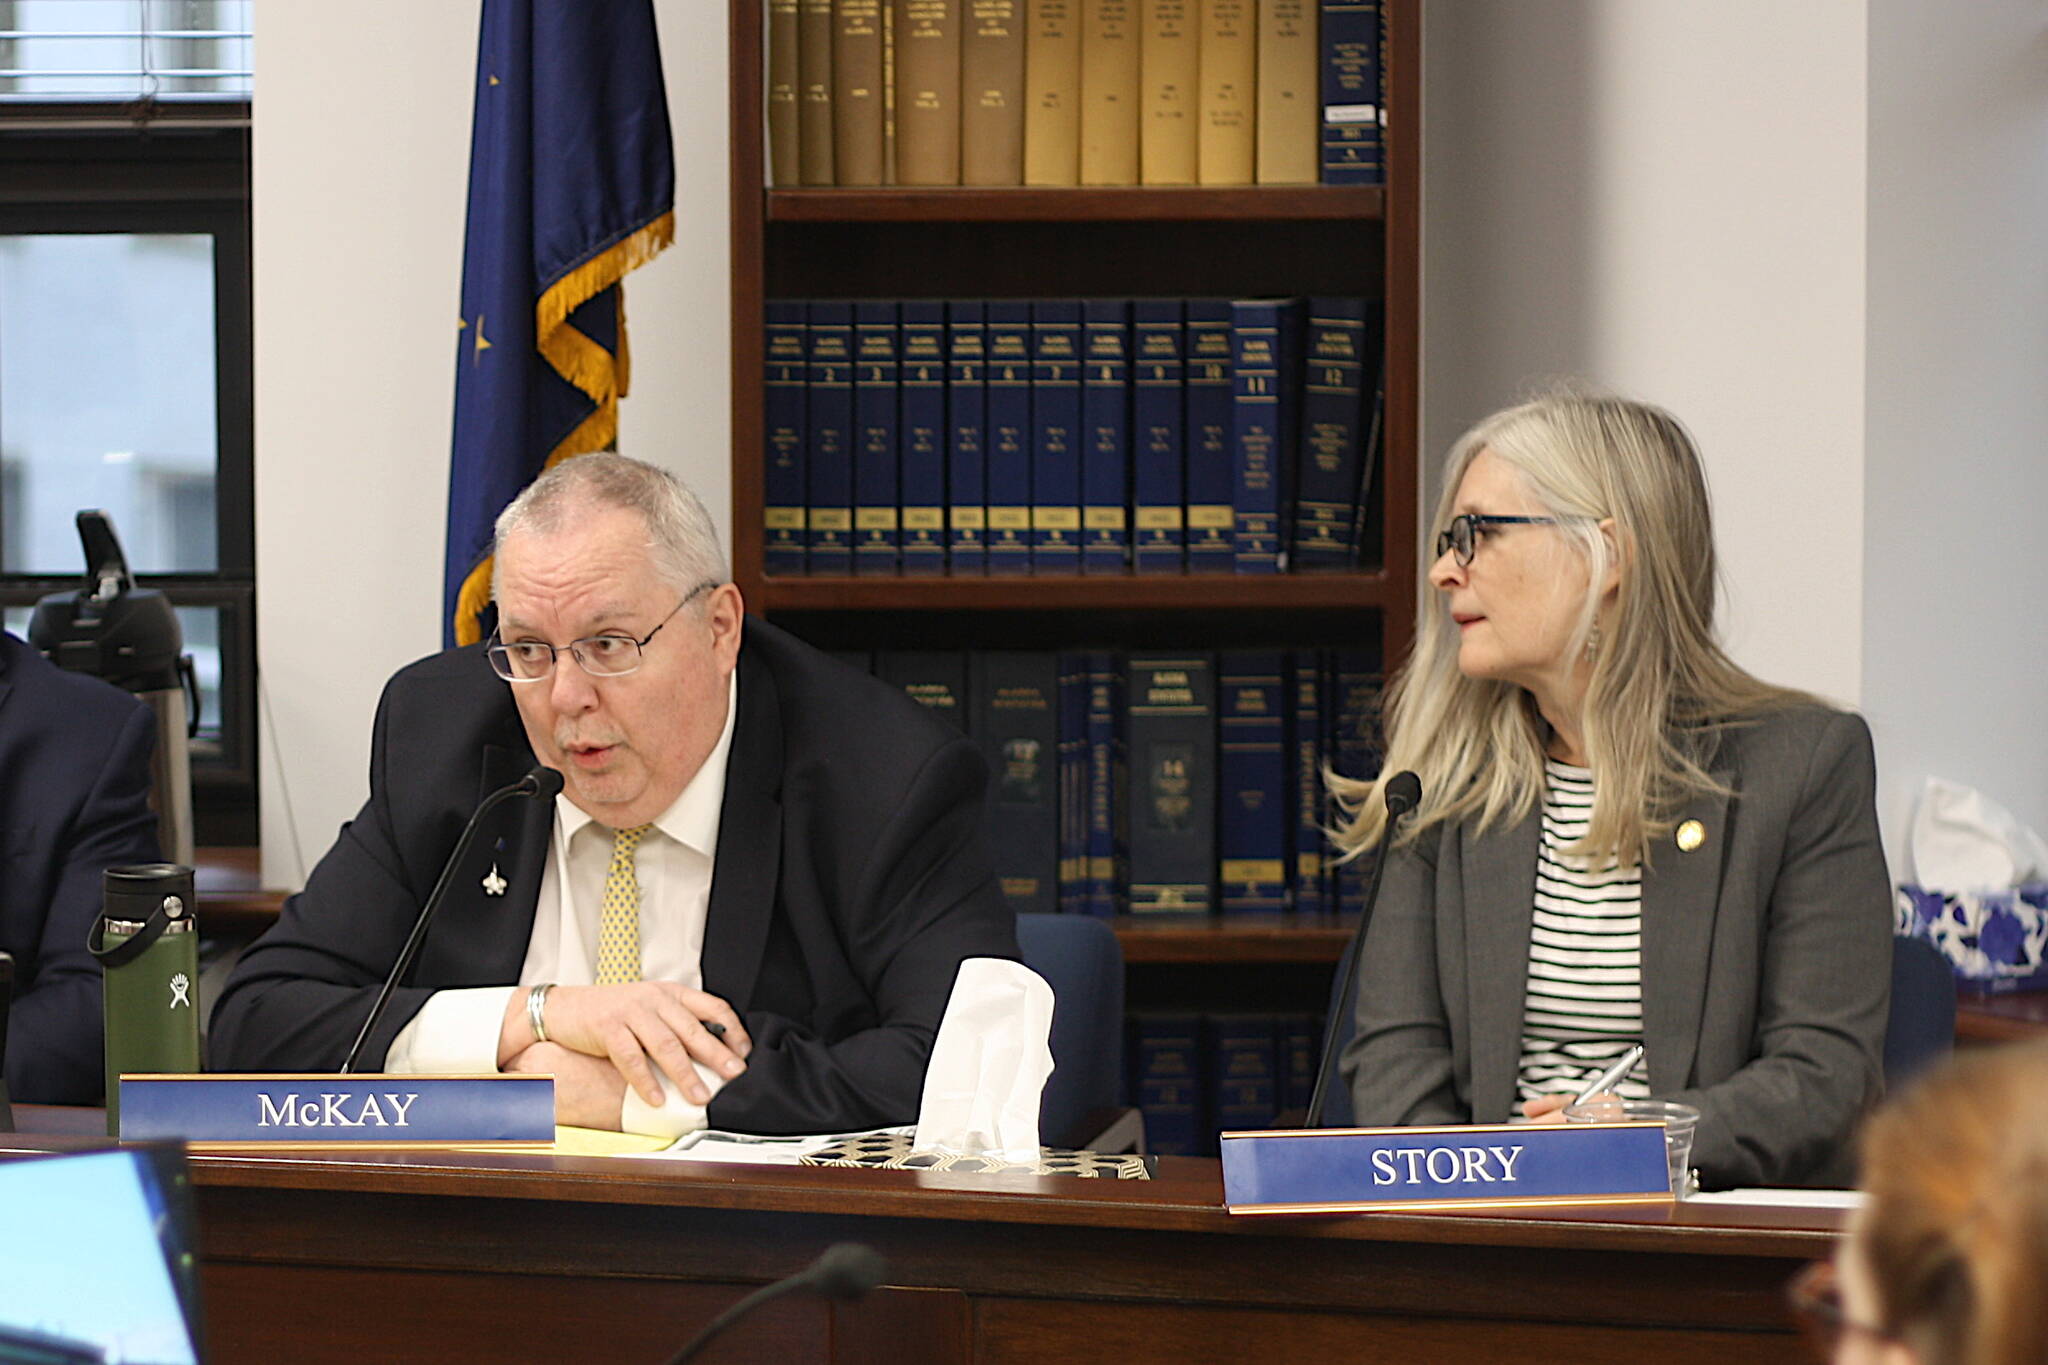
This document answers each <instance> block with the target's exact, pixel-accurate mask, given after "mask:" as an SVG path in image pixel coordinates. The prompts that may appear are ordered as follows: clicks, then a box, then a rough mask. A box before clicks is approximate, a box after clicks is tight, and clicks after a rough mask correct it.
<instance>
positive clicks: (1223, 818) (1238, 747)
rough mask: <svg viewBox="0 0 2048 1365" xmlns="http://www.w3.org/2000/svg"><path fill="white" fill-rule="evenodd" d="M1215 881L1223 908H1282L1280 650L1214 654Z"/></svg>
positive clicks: (1285, 823)
mask: <svg viewBox="0 0 2048 1365" xmlns="http://www.w3.org/2000/svg"><path fill="white" fill-rule="evenodd" d="M1216 671H1217V679H1216V682H1217V688H1216V729H1217V740H1216V881H1217V891H1218V897H1219V900H1220V902H1221V905H1222V909H1223V913H1224V914H1226V915H1229V914H1277V913H1279V912H1280V911H1283V910H1285V909H1287V905H1288V889H1289V887H1288V884H1289V882H1290V881H1291V880H1292V878H1291V876H1290V875H1289V864H1290V862H1291V861H1292V860H1291V858H1290V857H1289V855H1290V854H1291V853H1292V852H1293V849H1294V828H1293V817H1294V803H1293V801H1292V799H1291V798H1292V796H1293V792H1292V791H1291V790H1290V789H1289V787H1288V782H1287V768H1288V762H1287V760H1288V754H1287V719H1286V714H1287V700H1288V697H1287V686H1286V681H1287V679H1286V676H1285V656H1284V655H1283V654H1282V653H1281V652H1280V651H1279V650H1276V649H1274V650H1268V649H1245V650H1224V651H1223V652H1222V653H1220V654H1218V655H1217V656H1216Z"/></svg>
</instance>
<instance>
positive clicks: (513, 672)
mask: <svg viewBox="0 0 2048 1365" xmlns="http://www.w3.org/2000/svg"><path fill="white" fill-rule="evenodd" d="M717 586H718V580H716V579H711V580H708V581H706V582H703V583H699V584H698V585H697V586H696V587H694V588H692V589H690V591H689V593H688V594H687V595H686V596H685V597H684V598H683V600H682V601H680V602H678V603H676V604H675V607H674V608H673V609H672V610H671V611H670V612H669V614H668V615H667V616H664V617H662V618H661V624H660V625H657V626H656V627H655V628H654V629H653V630H650V631H648V632H647V633H646V634H645V635H643V636H641V637H640V638H639V639H637V640H636V639H634V638H633V637H632V636H630V635H617V634H609V633H608V634H604V635H586V636H584V637H583V638H582V639H580V640H571V641H570V642H569V643H568V644H566V645H551V644H548V643H546V642H545V641H542V640H515V641H513V642H512V643H510V644H506V643H505V642H504V641H502V640H500V641H498V642H496V643H494V644H493V645H491V647H490V648H489V649H487V650H485V651H484V653H485V654H487V655H489V656H490V660H491V671H492V672H493V673H496V674H497V675H498V676H499V677H501V678H503V679H504V680H505V681H507V682H515V683H527V682H539V681H540V680H541V679H543V678H545V677H548V676H549V675H550V674H552V673H553V672H554V671H555V656H556V655H558V654H567V655H568V656H569V657H571V658H572V659H574V660H575V661H576V666H577V667H578V668H580V669H582V670H583V671H584V672H585V673H588V674H589V675H590V676H591V677H593V678H618V677H623V676H624V675H625V674H628V673H631V672H633V671H634V670H636V669H638V668H639V667H640V662H641V653H640V652H641V651H642V650H644V649H646V648H647V642H648V641H649V640H652V639H653V638H654V637H655V636H657V635H659V634H661V627H662V626H665V625H667V624H668V623H669V622H670V621H672V620H674V619H675V614H676V612H679V611H681V610H682V609H683V608H684V607H686V606H688V605H689V604H690V602H691V601H692V600H694V599H695V598H697V597H698V596H700V595H701V594H703V593H706V592H709V591H710V590H711V589H713V588H715V587H717Z"/></svg>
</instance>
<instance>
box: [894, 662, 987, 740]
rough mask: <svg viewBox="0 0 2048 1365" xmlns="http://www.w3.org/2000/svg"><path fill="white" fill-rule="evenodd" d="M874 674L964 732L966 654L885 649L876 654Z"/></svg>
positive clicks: (966, 714)
mask: <svg viewBox="0 0 2048 1365" xmlns="http://www.w3.org/2000/svg"><path fill="white" fill-rule="evenodd" d="M874 664H875V666H874V673H875V676H876V677H878V678H880V679H881V680H882V681H883V682H886V683H893V684H895V685H896V686H897V687H900V688H902V689H903V693H904V695H905V696H907V697H909V698H910V699H911V700H912V701H914V702H916V703H917V704H918V705H920V706H922V707H924V708H925V709H926V710H928V711H930V712H931V713H932V714H934V715H937V716H942V717H944V718H945V719H946V720H947V721H949V722H951V723H952V725H953V727H954V728H955V729H957V730H959V731H961V733H963V734H964V733H966V732H967V728H968V727H967V722H968V695H967V654H966V652H965V651H964V650H958V649H935V650H914V649H902V650H893V649H885V650H881V651H879V652H877V653H876V655H875V660H874Z"/></svg>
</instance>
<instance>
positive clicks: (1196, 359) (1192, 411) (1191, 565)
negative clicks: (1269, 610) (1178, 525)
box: [1183, 299, 1237, 573]
mask: <svg viewBox="0 0 2048 1365" xmlns="http://www.w3.org/2000/svg"><path fill="white" fill-rule="evenodd" d="M1185 307H1186V310H1187V331H1186V345H1187V359H1186V365H1187V368H1186V371H1185V373H1186V375H1187V383H1186V390H1187V407H1186V417H1185V425H1184V427H1183V431H1184V432H1185V438H1184V439H1185V442H1186V445H1185V449H1186V452H1187V462H1186V467H1185V486H1186V489H1187V565H1188V572H1189V573H1229V572H1231V571H1232V570H1233V569H1234V568H1235V567H1236V550H1237V539H1236V516H1235V513H1234V511H1233V505H1232V501H1231V499H1232V496H1233V494H1232V479H1233V470H1232V445H1231V433H1232V430H1233V424H1234V422H1235V420H1236V418H1235V412H1234V408H1233V404H1232V401H1231V392H1230V322H1231V317H1230V302H1229V300H1227V299H1189V300H1187V301H1186V304H1185Z"/></svg>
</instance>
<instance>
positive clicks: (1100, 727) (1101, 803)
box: [1081, 651, 1125, 918]
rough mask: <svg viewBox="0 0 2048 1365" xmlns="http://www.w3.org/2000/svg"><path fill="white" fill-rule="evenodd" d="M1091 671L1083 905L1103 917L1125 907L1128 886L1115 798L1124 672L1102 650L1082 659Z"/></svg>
mask: <svg viewBox="0 0 2048 1365" xmlns="http://www.w3.org/2000/svg"><path fill="white" fill-rule="evenodd" d="M1084 668H1085V670H1086V674H1087V693H1088V695H1087V706H1086V714H1085V715H1084V717H1083V724H1084V725H1085V727H1086V731H1087V734H1086V746H1087V772H1086V791H1085V793H1084V797H1085V800H1086V803H1087V805H1086V812H1085V817H1084V829H1085V835H1084V859H1085V860H1084V862H1083V864H1082V869H1081V871H1082V884H1083V886H1084V888H1085V893H1084V899H1083V904H1082V907H1081V908H1082V909H1083V910H1084V911H1085V912H1086V913H1088V914H1091V915H1095V916H1098V917H1102V918H1107V917H1109V916H1112V915H1115V914H1118V913H1120V912H1121V911H1122V908H1123V907H1122V899H1123V895H1122V892H1123V884H1124V846H1125V832H1124V814H1123V805H1122V803H1121V802H1120V801H1118V800H1117V796H1118V794H1119V793H1120V792H1122V791H1123V789H1124V783H1125V774H1124V746H1123V734H1122V730H1121V726H1120V724H1119V722H1120V721H1121V719H1122V716H1123V671H1122V670H1121V669H1120V668H1118V667H1117V660H1116V656H1115V655H1114V654H1108V653H1103V652H1100V651H1097V652H1092V653H1089V654H1088V655H1086V656H1085V659H1084Z"/></svg>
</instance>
